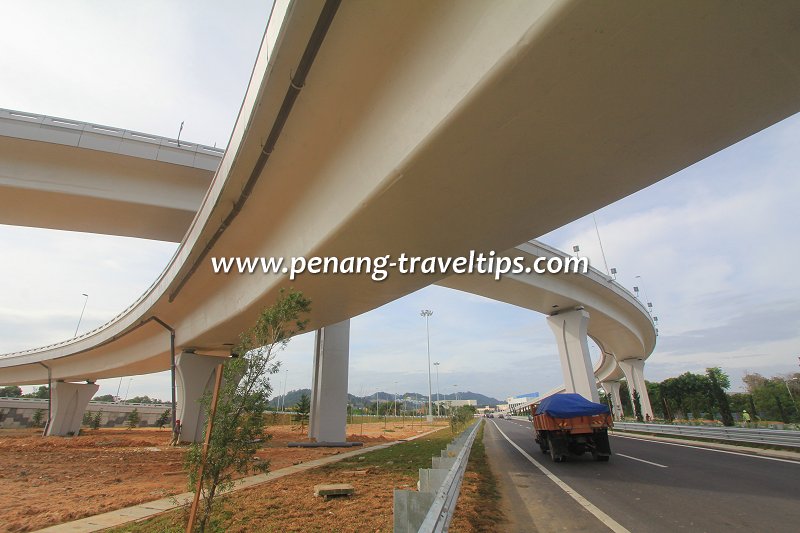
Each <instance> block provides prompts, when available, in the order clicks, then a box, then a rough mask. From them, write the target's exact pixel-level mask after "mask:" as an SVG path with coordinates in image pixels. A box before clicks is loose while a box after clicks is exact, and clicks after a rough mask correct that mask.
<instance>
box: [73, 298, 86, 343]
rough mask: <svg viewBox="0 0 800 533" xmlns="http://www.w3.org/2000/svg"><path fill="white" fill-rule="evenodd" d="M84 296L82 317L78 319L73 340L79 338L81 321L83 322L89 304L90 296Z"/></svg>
mask: <svg viewBox="0 0 800 533" xmlns="http://www.w3.org/2000/svg"><path fill="white" fill-rule="evenodd" d="M82 295H83V296H85V298H84V300H83V309H81V316H80V318H78V325H77V326H75V335H73V336H72V338H73V339H74V338H75V337H77V336H78V328H79V327H81V320H83V312H84V311H86V304H87V303H88V302H89V295H88V294H83V293H82Z"/></svg>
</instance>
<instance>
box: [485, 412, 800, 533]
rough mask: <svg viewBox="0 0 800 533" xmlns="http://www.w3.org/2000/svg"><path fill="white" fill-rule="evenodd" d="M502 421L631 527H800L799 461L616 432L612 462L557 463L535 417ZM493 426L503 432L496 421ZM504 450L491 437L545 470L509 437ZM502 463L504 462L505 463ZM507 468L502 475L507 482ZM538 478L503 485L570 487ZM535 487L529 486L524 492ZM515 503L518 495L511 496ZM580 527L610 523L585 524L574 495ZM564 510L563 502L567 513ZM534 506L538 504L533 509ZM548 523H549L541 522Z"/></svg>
mask: <svg viewBox="0 0 800 533" xmlns="http://www.w3.org/2000/svg"><path fill="white" fill-rule="evenodd" d="M494 422H495V424H497V427H498V428H499V429H500V430H502V432H503V433H505V435H506V436H507V437H508V438H510V439H511V440H512V441H513V442H514V443H516V444H517V445H518V446H519V447H520V448H521V449H522V450H524V451H525V452H526V453H527V454H529V455H530V456H531V457H532V458H533V459H534V460H535V461H537V462H539V463H540V465H541V466H543V467H544V468H545V469H547V470H548V471H549V472H551V473H552V474H553V475H555V476H556V477H557V478H558V479H560V480H561V481H562V482H563V483H565V484H566V485H568V486H569V487H570V488H572V489H573V490H574V491H576V492H577V493H578V494H579V495H580V496H582V497H584V498H585V499H586V500H588V502H591V504H593V505H594V506H595V507H596V509H597V510H598V511H599V512H600V513H601V514H603V513H604V514H605V515H607V516H608V517H609V518H610V519H611V526H612V527H614V524H615V523H616V524H618V525H619V526H621V527H622V528H625V529H628V530H630V531H635V532H638V531H643V532H672V531H675V530H679V529H680V530H685V531H709V532H713V531H798V530H800V463H798V462H791V461H785V460H784V461H781V460H770V459H767V458H762V457H754V456H747V455H734V454H728V453H722V452H719V451H714V450H709V449H705V448H694V447H686V446H675V445H670V444H667V443H660V442H655V441H647V440H644V439H640V438H630V437H623V436H613V437H612V439H611V448H612V452H613V454H614V455H613V457H612V458H611V461H609V462H608V463H597V462H594V461H592V459H591V456H590V455H585V456H583V457H570V458H569V460H568V461H567V462H565V463H553V462H552V461H550V458H549V455H545V454H542V453H541V451H540V450H539V446H538V445H537V444H536V443H535V442H534V440H533V430H532V428H531V425H530V422H526V421H518V420H497V419H495V420H494ZM489 426H490V428H487V431H486V434H487V435H490V436H493V437H497V436H498V435H499V432H498V431H497V430H496V429H494V424H489ZM502 441H504V442H503V444H504V445H505V446H506V449H505V450H504V453H502V454H499V453H497V451H498V447H497V446H494V447H492V448H493V450H490V447H489V446H488V445H487V453H494V454H495V457H494V458H496V459H499V462H500V463H501V464H502V463H503V457H500V456H501V455H504V456H506V457H508V456H509V455H513V454H510V452H511V451H513V452H514V453H515V454H516V455H517V456H519V457H521V458H523V459H524V462H520V461H518V460H514V461H513V462H508V461H507V460H506V463H505V464H506V465H507V466H508V468H509V470H511V471H514V472H516V471H519V470H520V468H521V467H522V466H521V465H524V467H525V468H527V470H525V471H524V472H527V473H528V474H529V475H530V474H535V473H541V471H540V470H539V469H537V468H536V467H535V466H534V465H533V464H531V463H530V461H529V460H527V459H525V458H524V456H523V455H522V454H521V453H520V452H519V451H518V450H516V449H515V448H514V447H513V446H512V445H511V444H510V443H508V442H507V441H506V440H505V439H502ZM502 468H503V466H501V467H500V469H502ZM503 478H505V483H506V484H507V483H508V476H501V481H500V482H501V484H503V482H504V481H503ZM536 480H537V481H538V482H537V483H535V484H529V486H527V487H519V486H518V485H520V484H519V483H517V484H515V485H514V486H512V487H506V489H508V490H507V491H505V492H504V494H505V493H508V492H512V493H517V496H516V498H518V501H522V500H524V499H525V498H527V499H528V500H529V501H530V500H531V499H534V500H535V499H536V498H541V497H542V496H541V495H542V494H548V493H550V492H552V491H560V492H563V490H562V489H561V488H559V487H558V486H557V485H556V484H555V483H554V482H553V481H552V480H550V479H548V478H547V477H545V476H538V477H537V478H536ZM525 493H530V494H525ZM512 505H513V502H512ZM565 507H571V508H572V512H573V514H574V516H576V517H579V518H580V524H576V526H577V527H576V529H580V530H585V531H589V530H598V531H602V530H607V528H606V527H605V526H603V525H602V523H601V521H600V520H597V519H596V518H595V522H594V527H591V528H589V527H588V526H586V525H585V520H584V518H585V513H586V511H585V506H581V505H580V504H579V503H578V502H575V501H574V500H573V502H572V504H570V505H569V506H566V504H565ZM564 512H567V511H565V510H564V509H562V510H561V511H560V514H562V515H563V513H564ZM531 514H533V512H532V511H531ZM539 529H540V530H544V529H543V528H541V527H540V528H539Z"/></svg>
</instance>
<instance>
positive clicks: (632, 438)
mask: <svg viewBox="0 0 800 533" xmlns="http://www.w3.org/2000/svg"><path fill="white" fill-rule="evenodd" d="M611 436H612V437H617V438H619V439H631V440H640V441H642V442H652V443H653V444H666V445H667V446H680V447H681V448H694V449H695V450H705V451H707V452H717V453H727V454H730V455H742V456H744V457H752V458H753V459H764V460H766V461H780V462H781V463H792V464H795V465H800V461H793V460H792V459H781V458H779V457H764V456H763V455H753V454H750V453H742V452H729V451H728V450H718V449H716V448H704V447H703V446H691V445H689V444H678V443H677V442H663V441H660V440H648V439H640V438H637V437H628V436H627V435H611ZM617 455H620V454H617Z"/></svg>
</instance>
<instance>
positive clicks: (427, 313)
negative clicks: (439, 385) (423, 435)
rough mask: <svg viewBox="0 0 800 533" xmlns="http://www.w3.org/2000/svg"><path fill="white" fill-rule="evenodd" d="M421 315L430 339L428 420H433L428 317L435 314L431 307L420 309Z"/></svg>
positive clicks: (428, 336)
mask: <svg viewBox="0 0 800 533" xmlns="http://www.w3.org/2000/svg"><path fill="white" fill-rule="evenodd" d="M419 314H420V316H423V317H425V334H426V338H427V340H428V422H433V386H432V383H431V329H430V325H429V322H428V319H429V318H430V317H431V315H433V311H431V310H430V309H423V310H422V311H420V313H419Z"/></svg>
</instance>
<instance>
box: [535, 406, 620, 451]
mask: <svg viewBox="0 0 800 533" xmlns="http://www.w3.org/2000/svg"><path fill="white" fill-rule="evenodd" d="M532 416H533V429H534V431H535V432H536V442H537V443H538V444H539V448H540V449H541V450H542V453H550V458H551V459H552V460H553V461H554V462H556V463H560V462H563V461H566V460H567V456H569V455H570V454H572V455H583V454H584V453H586V452H591V454H592V457H593V458H594V460H595V461H608V459H609V457H611V446H610V444H609V442H608V428H610V427H613V421H612V419H611V411H610V410H609V408H608V406H606V405H603V404H602V403H595V402H591V401H589V400H587V399H586V398H584V397H583V396H581V395H580V394H574V393H560V394H554V395H553V396H550V397H549V398H545V399H544V400H542V401H541V403H539V405H537V406H535V408H534V411H533V412H532Z"/></svg>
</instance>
